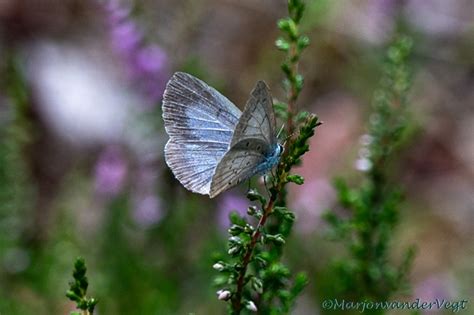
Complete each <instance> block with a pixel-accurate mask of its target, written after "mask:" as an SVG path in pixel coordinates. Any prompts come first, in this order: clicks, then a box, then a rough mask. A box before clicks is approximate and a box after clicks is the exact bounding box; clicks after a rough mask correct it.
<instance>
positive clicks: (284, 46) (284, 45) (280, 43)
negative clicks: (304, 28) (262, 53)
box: [275, 37, 290, 52]
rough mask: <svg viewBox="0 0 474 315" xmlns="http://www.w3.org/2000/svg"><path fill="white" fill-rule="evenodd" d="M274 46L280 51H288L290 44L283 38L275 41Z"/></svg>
mask: <svg viewBox="0 0 474 315" xmlns="http://www.w3.org/2000/svg"><path fill="white" fill-rule="evenodd" d="M275 46H276V47H277V48H278V49H279V50H281V51H285V52H286V51H288V50H289V49H290V43H288V42H287V41H286V40H285V39H284V38H283V37H279V38H278V39H277V40H276V41H275Z"/></svg>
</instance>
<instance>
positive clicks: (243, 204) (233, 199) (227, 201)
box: [217, 192, 249, 231]
mask: <svg viewBox="0 0 474 315" xmlns="http://www.w3.org/2000/svg"><path fill="white" fill-rule="evenodd" d="M248 206H249V204H248V200H247V199H245V198H243V197H241V196H239V195H235V194H233V193H231V192H227V193H224V194H223V195H222V197H221V198H220V200H219V202H218V205H217V223H218V225H219V227H220V228H221V229H222V230H223V231H225V230H226V229H227V228H228V226H229V214H230V213H231V212H232V211H236V212H237V213H239V215H241V216H244V215H246V213H247V208H248Z"/></svg>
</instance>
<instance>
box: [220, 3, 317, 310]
mask: <svg viewBox="0 0 474 315" xmlns="http://www.w3.org/2000/svg"><path fill="white" fill-rule="evenodd" d="M288 10H289V15H290V16H289V17H288V18H284V19H281V20H279V21H278V28H279V29H280V30H281V31H282V33H283V36H282V37H279V38H278V39H277V40H276V43H275V44H276V46H277V48H278V49H279V50H281V51H283V52H285V53H286V58H285V61H284V62H283V64H282V66H281V69H282V70H283V73H284V75H285V80H284V86H285V89H286V92H287V100H288V103H281V102H279V103H276V104H275V112H276V115H277V117H279V118H282V119H286V120H287V126H286V130H285V132H286V134H287V135H289V137H288V140H287V141H286V143H285V152H284V154H283V156H282V158H281V160H280V163H279V165H278V166H277V169H276V172H275V175H274V176H273V177H272V179H271V180H272V185H271V188H270V196H268V197H265V196H263V195H262V194H260V193H259V192H258V191H256V190H250V191H249V192H248V193H247V198H248V199H249V200H250V201H254V202H257V203H258V204H259V206H251V207H249V208H248V211H247V214H248V215H249V216H251V217H253V218H255V220H256V221H257V222H258V223H257V224H256V225H254V224H252V223H249V222H247V220H245V219H243V218H241V217H239V216H238V215H237V214H236V213H232V214H231V215H230V218H229V219H230V221H231V223H232V226H231V227H230V229H229V234H230V237H229V240H228V255H229V256H230V258H229V259H227V261H223V260H219V261H217V262H216V263H215V264H214V265H213V268H214V269H215V270H217V271H219V272H220V275H219V276H218V277H216V279H215V284H216V285H218V286H219V287H220V288H222V289H220V290H219V291H217V297H218V299H219V300H223V301H228V306H229V313H230V314H234V315H235V314H240V313H241V312H242V311H246V312H258V313H259V314H275V315H276V314H288V313H289V312H290V310H291V308H292V307H293V306H294V303H295V300H296V298H297V297H298V295H299V294H300V293H301V291H302V290H303V288H304V287H305V286H306V284H307V282H308V280H307V277H306V275H305V274H303V273H300V274H297V275H296V276H294V277H293V276H292V274H291V272H290V270H289V269H288V268H287V267H286V266H285V265H284V264H282V263H281V262H280V260H281V255H282V249H283V246H284V245H285V244H286V239H287V238H288V237H289V234H290V231H291V227H292V225H293V222H294V220H295V215H294V214H293V212H291V211H290V210H289V209H288V208H287V207H285V206H284V205H285V196H286V192H285V186H286V184H287V183H290V182H291V183H295V184H297V185H302V184H303V183H304V178H303V177H302V176H300V175H296V174H290V172H291V169H292V167H293V166H295V165H297V164H299V163H300V159H301V157H302V156H303V154H304V153H306V152H307V151H308V150H309V145H308V141H309V139H310V138H311V137H312V136H313V135H314V129H315V128H316V127H317V126H318V125H319V124H320V123H319V121H318V118H317V117H316V116H315V115H312V114H308V113H306V112H302V113H297V111H296V104H295V101H296V100H297V98H298V95H299V93H300V91H301V89H302V87H303V77H302V75H301V74H299V73H298V67H297V66H298V61H299V58H300V54H301V52H302V51H303V49H304V48H305V47H307V46H308V44H309V39H308V37H306V36H304V35H300V34H299V22H300V20H301V17H302V15H303V12H304V4H303V2H301V1H288ZM295 123H296V127H297V128H298V132H297V135H296V137H294V136H293V134H294V129H295Z"/></svg>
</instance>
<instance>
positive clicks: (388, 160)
mask: <svg viewBox="0 0 474 315" xmlns="http://www.w3.org/2000/svg"><path fill="white" fill-rule="evenodd" d="M411 46H412V41H411V39H410V38H408V37H400V38H398V39H397V40H396V41H395V42H394V43H393V44H392V45H391V46H390V47H389V49H388V52H387V55H386V60H385V63H384V65H383V67H382V78H381V80H380V86H379V88H378V89H377V90H376V91H375V93H374V97H373V103H372V109H371V113H370V116H369V124H368V127H367V133H366V134H365V135H363V136H362V137H361V144H362V148H361V150H360V152H359V159H358V160H357V161H356V168H358V169H359V170H360V171H362V172H363V174H364V176H363V179H362V182H361V183H360V184H359V185H357V186H355V187H350V185H349V184H348V183H347V182H346V181H345V180H343V179H338V180H336V182H335V187H336V190H337V193H338V201H339V204H340V206H341V207H342V209H343V210H342V211H343V213H341V212H340V211H336V210H334V211H329V212H327V213H326V215H325V219H326V221H327V223H328V224H329V232H330V236H331V237H332V238H333V239H334V240H337V241H339V242H341V243H342V244H344V247H345V248H346V251H347V255H348V256H347V257H344V258H338V259H336V260H335V262H334V264H333V270H332V272H333V273H332V274H331V277H332V278H333V279H334V282H333V286H334V287H333V291H334V292H335V294H337V295H338V296H344V297H347V298H351V300H353V301H376V302H380V301H387V300H388V299H389V298H391V297H393V296H394V294H397V293H401V292H403V291H404V290H405V289H406V288H407V287H408V284H407V276H408V273H409V270H410V266H411V262H412V260H413V258H414V249H413V248H412V247H410V248H409V249H407V250H406V251H405V253H404V255H403V257H401V262H399V263H398V264H394V263H392V262H391V261H390V258H391V257H390V255H391V248H392V246H393V244H392V242H393V233H394V230H395V228H396V227H397V224H398V223H399V217H400V210H401V209H400V208H401V206H402V196H403V194H402V192H401V189H400V188H399V187H398V186H397V185H396V183H395V180H394V178H393V174H392V173H391V169H393V168H394V167H396V165H395V162H396V157H397V156H398V154H397V152H399V149H400V147H401V145H402V144H403V143H404V141H405V140H406V139H407V135H408V134H409V133H410V122H409V108H408V104H409V100H408V92H409V88H410V86H411V72H410V68H409V65H408V58H409V56H410V51H411ZM367 312H371V314H372V313H373V314H382V313H383V310H367Z"/></svg>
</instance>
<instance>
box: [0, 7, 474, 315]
mask: <svg viewBox="0 0 474 315" xmlns="http://www.w3.org/2000/svg"><path fill="white" fill-rule="evenodd" d="M286 15H287V13H286V3H285V1H271V0H262V1H255V0H204V1H192V0H181V1H172V0H140V1H138V0H137V1H133V2H126V1H123V2H119V1H114V0H105V1H92V0H90V1H83V0H63V1H57V0H1V1H0V143H1V144H0V145H1V146H0V313H1V314H5V315H12V314H13V315H14V314H21V315H28V314H36V315H38V314H68V313H69V311H71V310H73V308H74V305H73V304H72V303H70V302H68V301H67V299H66V298H65V297H64V293H65V290H66V289H67V288H68V285H67V284H68V281H69V280H70V279H71V272H72V264H73V261H74V259H75V257H76V256H78V255H81V256H83V257H85V259H86V262H87V264H88V267H89V270H88V275H89V278H90V282H91V284H90V293H91V294H92V295H93V296H95V297H98V298H99V299H100V303H99V305H98V314H188V313H195V314H222V313H224V310H225V305H224V303H222V302H220V301H218V300H217V298H216V296H215V291H216V289H215V288H214V287H213V286H212V279H213V277H214V276H215V275H216V273H215V271H214V270H212V268H211V266H212V263H213V261H214V257H215V255H218V254H219V253H223V252H224V251H225V244H226V237H227V232H226V230H227V227H228V225H229V222H228V219H227V216H228V213H229V211H230V210H233V209H234V210H237V211H239V212H242V213H245V210H246V207H247V200H246V199H245V198H244V196H245V190H246V187H239V188H236V189H233V190H231V191H228V192H226V193H224V194H222V195H221V196H219V197H218V198H216V199H215V200H210V199H209V198H208V197H207V196H201V195H196V194H192V193H190V192H188V191H186V190H185V189H184V188H183V187H182V186H181V185H180V184H179V183H178V182H177V181H176V180H175V179H174V178H173V176H172V174H171V173H170V171H169V169H168V168H167V167H166V164H165V162H164V159H163V147H164V144H165V143H166V141H167V135H166V133H165V132H164V129H163V127H162V120H161V112H160V101H161V95H162V93H163V90H164V85H165V84H166V82H167V80H168V79H169V78H170V76H171V75H172V73H173V72H174V71H178V70H180V71H186V72H189V73H192V74H194V75H196V76H198V77H199V78H201V79H203V80H204V81H206V82H207V83H209V84H210V85H212V86H214V87H216V88H217V89H218V90H220V91H221V92H222V93H223V94H225V95H226V96H227V97H228V98H229V99H230V100H231V101H233V102H234V103H235V104H236V105H237V106H238V107H240V108H243V105H244V104H245V101H246V99H247V97H248V95H249V92H250V90H251V89H252V87H253V85H254V84H255V82H256V81H257V80H259V79H263V80H265V81H266V82H267V83H268V85H269V86H270V88H271V89H272V93H273V95H274V97H275V98H276V99H279V98H280V99H282V100H284V93H283V90H282V88H281V83H280V82H281V79H282V74H281V71H280V68H279V64H280V63H281V60H282V58H283V55H282V53H281V52H279V51H277V50H276V49H275V48H274V41H275V39H276V38H277V36H278V35H279V34H278V30H277V28H276V26H275V25H276V21H277V20H278V19H279V18H281V17H284V16H286ZM400 29H402V30H403V31H404V32H405V33H407V34H409V35H410V36H412V37H413V39H414V40H415V47H414V52H413V57H412V70H413V73H414V77H413V88H412V90H411V91H412V92H411V95H410V98H411V101H410V104H411V105H410V111H411V113H412V116H413V121H412V123H413V129H414V130H416V132H414V133H413V139H411V140H410V141H409V143H407V144H406V146H405V147H404V150H403V151H402V153H401V154H400V156H399V157H398V161H397V172H396V173H395V177H394V178H393V181H394V182H398V183H399V185H400V186H401V187H402V189H403V190H404V192H405V196H406V200H405V202H404V204H403V207H402V208H401V209H400V211H401V218H400V224H399V225H398V227H397V229H396V234H395V235H394V242H393V243H392V246H393V247H392V252H393V257H394V260H395V261H396V259H397V257H398V256H399V253H400V252H401V251H402V250H403V249H404V248H406V247H407V246H409V245H412V244H414V245H416V246H417V248H418V253H417V256H416V259H415V261H414V266H413V270H412V273H411V276H410V280H411V286H412V291H411V294H412V296H413V297H415V298H416V297H418V298H420V299H425V300H430V299H434V298H446V299H451V300H458V299H462V298H467V299H468V298H469V297H473V296H474V242H473V241H474V106H473V105H474V2H473V1H471V0H455V1H445V0H358V1H349V0H341V1H330V0H314V1H307V10H306V14H305V17H304V19H303V30H304V32H305V33H307V34H308V36H309V37H310V39H311V43H312V44H311V46H310V47H309V48H308V49H307V50H306V51H305V53H304V54H303V60H302V64H301V72H302V73H303V75H304V76H305V87H304V89H303V93H302V95H301V98H300V101H299V104H300V106H301V108H304V109H305V110H308V111H311V112H314V113H316V114H317V115H319V117H320V118H321V120H323V121H324V125H323V126H321V127H319V128H318V129H317V132H316V136H315V137H314V138H313V139H312V143H311V151H310V152H309V153H308V154H307V155H306V156H305V159H304V165H303V166H302V167H301V169H300V170H299V173H301V174H302V175H304V176H305V179H306V181H305V185H303V186H301V187H297V188H295V187H291V190H290V194H289V199H290V200H289V201H290V206H291V208H292V209H293V210H294V211H295V212H296V215H297V217H298V220H297V222H296V226H295V229H294V231H293V235H292V237H291V239H290V240H289V241H288V243H287V246H286V254H285V256H284V257H285V263H287V264H288V265H289V266H290V269H291V270H293V271H302V270H305V271H307V273H308V275H309V279H310V284H309V286H308V287H307V289H306V290H305V292H304V294H303V296H301V297H300V298H299V300H298V305H297V308H296V310H295V311H294V314H324V311H323V310H321V307H320V305H321V301H322V300H324V299H325V298H330V297H331V296H327V294H328V293H327V292H325V291H324V288H325V283H324V281H331V280H330V279H327V278H324V276H323V275H324V273H325V270H326V269H327V268H328V264H329V262H330V261H331V259H332V257H333V256H335V255H340V254H341V252H342V249H341V247H340V246H339V245H338V244H336V243H333V242H330V241H329V240H327V238H326V236H325V234H326V233H325V228H326V225H325V223H324V221H323V220H322V219H321V214H322V213H323V212H324V211H326V210H327V209H331V208H334V207H336V205H335V202H336V194H335V190H334V188H333V186H332V180H333V178H334V177H336V176H339V177H344V178H348V179H354V178H357V177H358V176H360V170H358V168H357V163H356V161H357V156H358V150H359V149H360V147H361V143H360V137H361V135H363V134H364V133H365V126H366V125H367V117H368V112H369V110H370V103H371V98H372V94H373V92H374V90H375V88H376V87H377V84H378V80H379V78H380V75H381V72H380V66H381V60H382V59H383V55H384V53H385V49H386V47H387V44H388V43H389V42H390V40H391V39H392V38H393V36H394V34H395V32H397V30H400ZM397 255H398V256H397ZM472 303H474V301H469V304H470V306H469V304H468V310H467V311H464V312H465V313H463V314H474V307H473V306H472ZM326 312H328V311H326ZM430 314H436V312H435V311H432V312H431V313H430ZM439 314H441V313H439Z"/></svg>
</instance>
